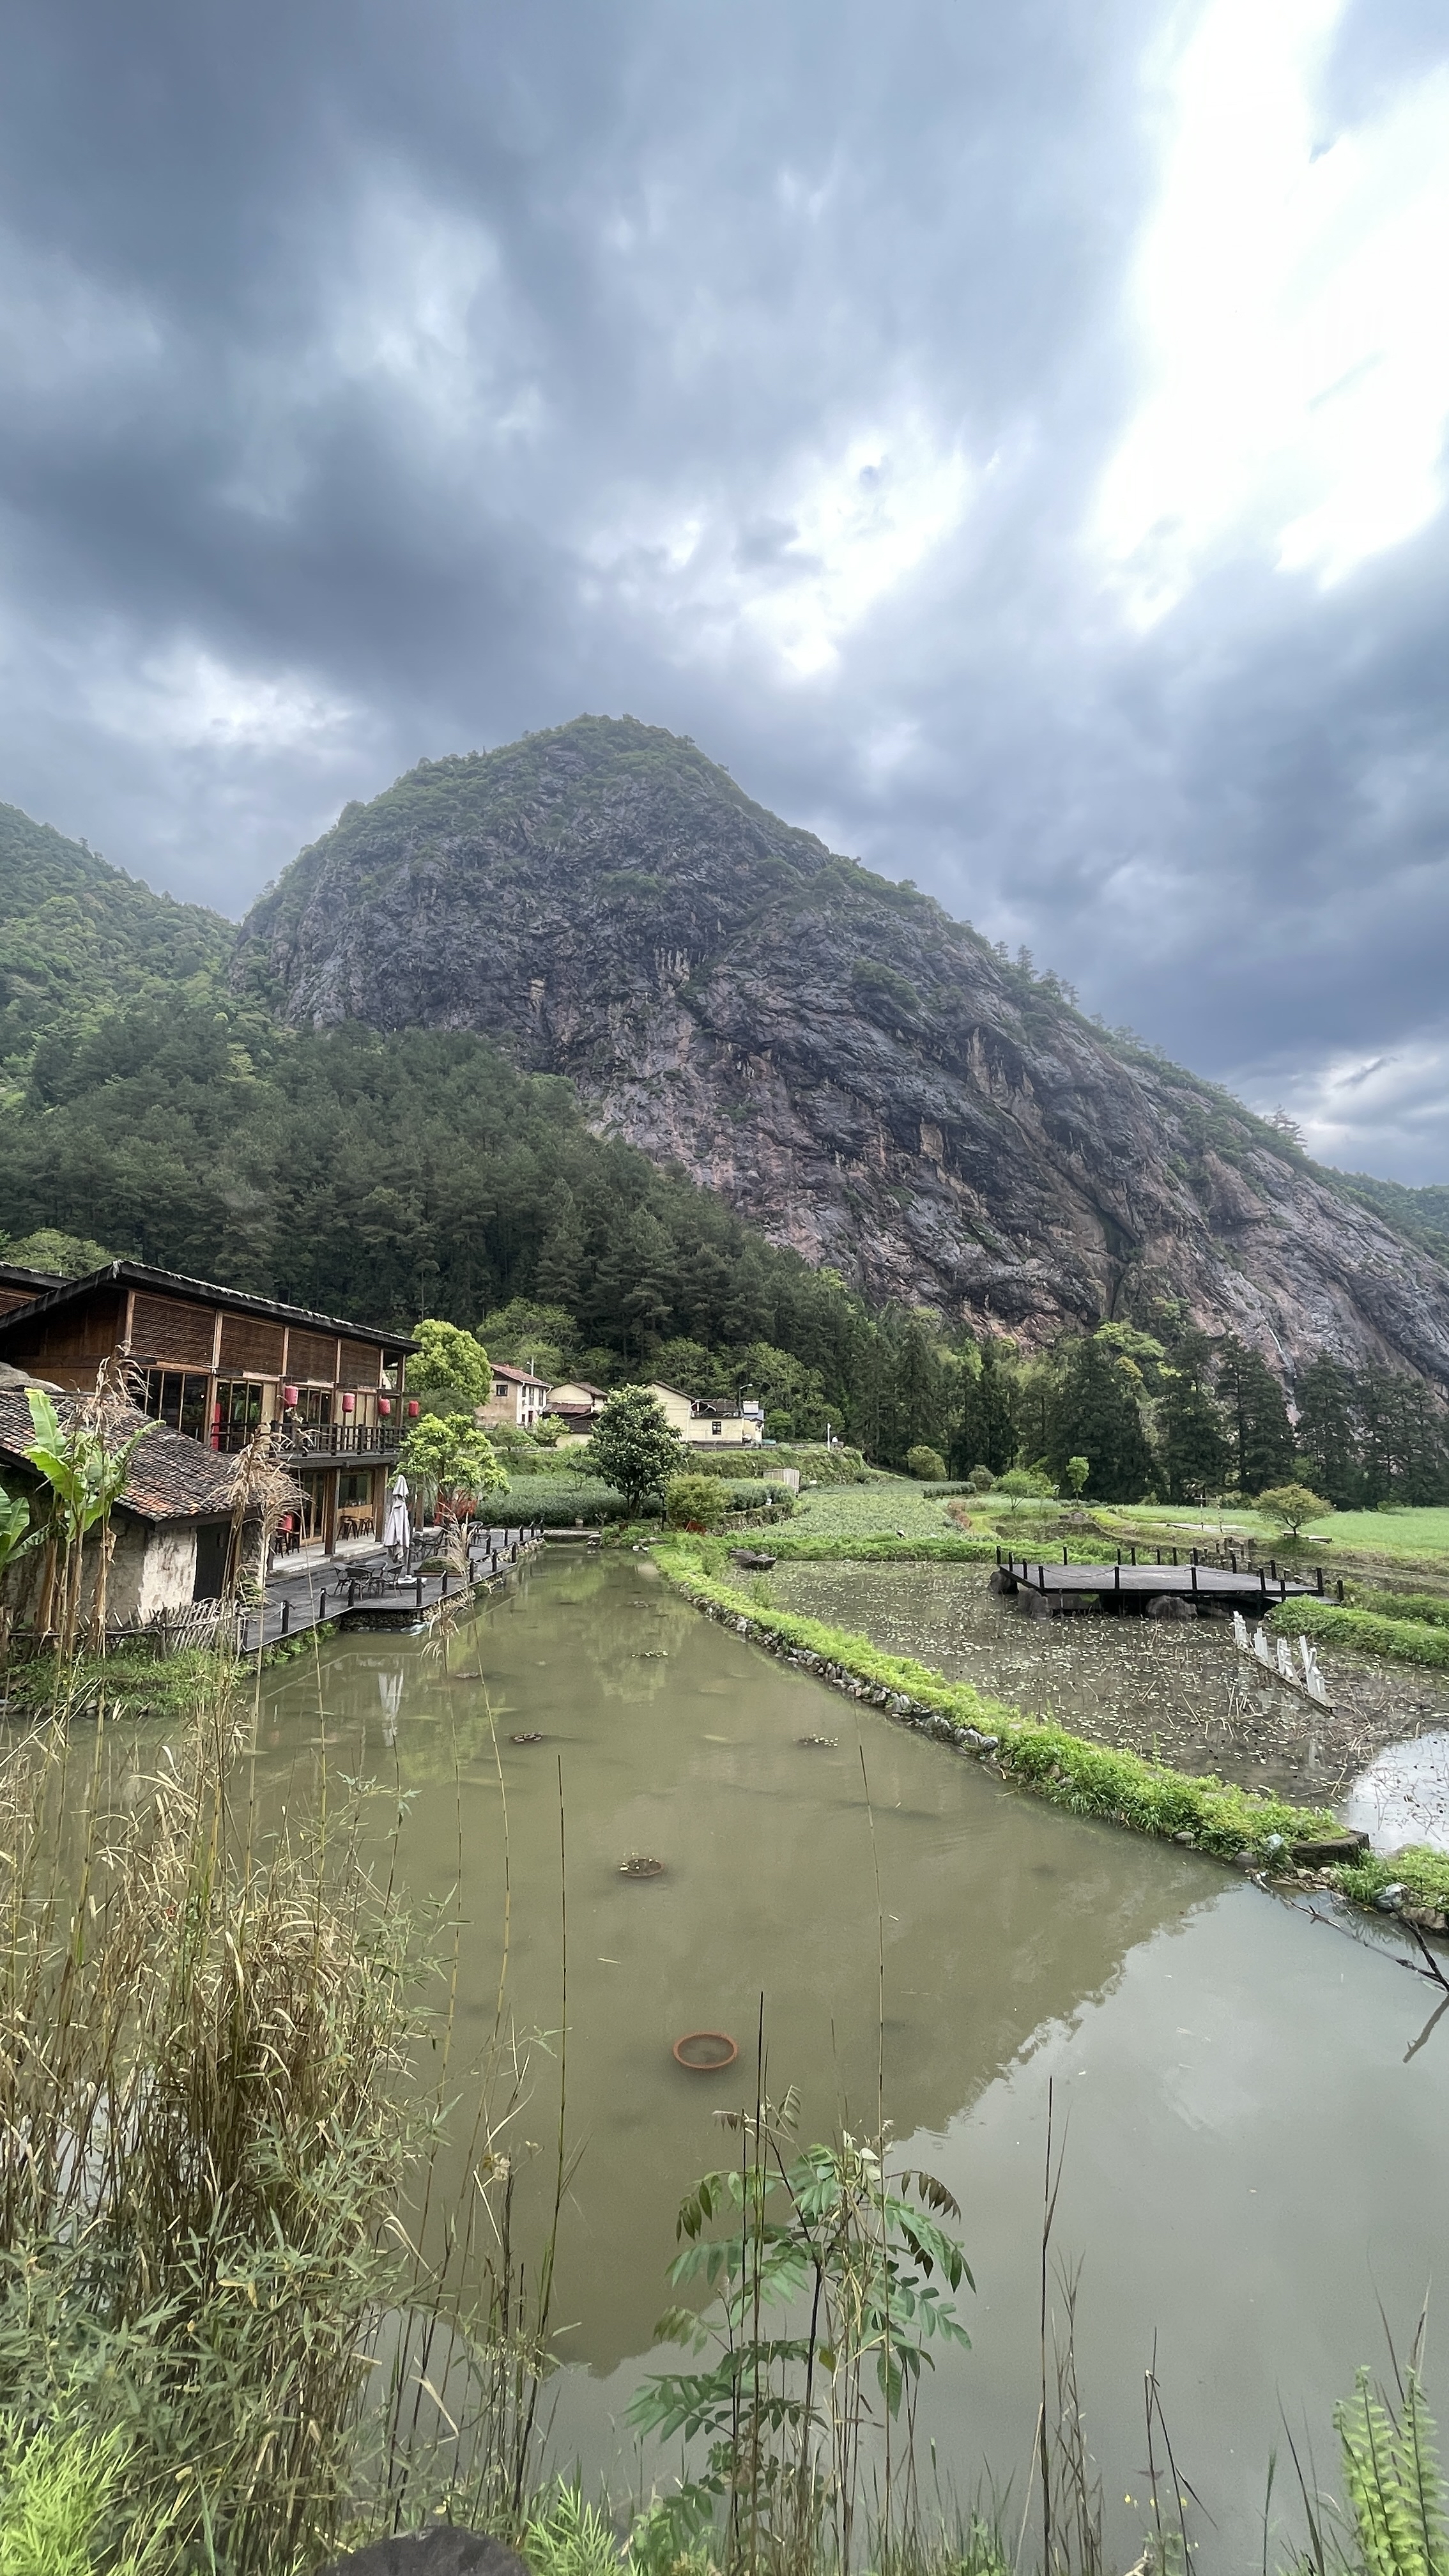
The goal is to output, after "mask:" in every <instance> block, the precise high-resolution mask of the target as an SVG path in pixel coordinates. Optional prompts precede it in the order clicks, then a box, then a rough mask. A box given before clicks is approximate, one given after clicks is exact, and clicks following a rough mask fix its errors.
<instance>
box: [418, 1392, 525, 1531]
mask: <svg viewBox="0 0 1449 2576" xmlns="http://www.w3.org/2000/svg"><path fill="white" fill-rule="evenodd" d="M398 1463H399V1465H400V1466H401V1468H402V1471H403V1474H404V1475H405V1476H406V1478H407V1480H408V1484H409V1486H410V1487H411V1489H412V1490H413V1492H414V1493H416V1494H417V1496H418V1497H419V1500H420V1502H421V1504H422V1507H423V1510H424V1511H425V1512H430V1511H431V1510H432V1509H433V1507H434V1505H435V1504H436V1503H437V1501H438V1500H439V1497H440V1496H441V1497H443V1498H445V1499H451V1498H452V1497H453V1496H455V1495H466V1496H467V1497H468V1499H469V1501H471V1502H475V1503H479V1502H481V1501H482V1500H483V1497H484V1496H485V1494H506V1493H507V1491H508V1478H507V1475H506V1474H505V1472H504V1470H503V1469H502V1467H500V1466H499V1464H498V1460H497V1458H496V1457H495V1456H494V1454H493V1444H492V1442H491V1441H490V1439H489V1437H488V1434H487V1432H486V1431H483V1430H480V1428H479V1426H478V1424H477V1423H476V1422H470V1421H469V1420H468V1419H467V1417H466V1415H463V1414H449V1415H443V1414H437V1413H425V1414H423V1415H422V1416H421V1418H420V1419H419V1420H418V1421H417V1422H415V1423H414V1424H413V1426H412V1428H411V1430H410V1431H409V1433H408V1436H407V1438H406V1440H405V1441H404V1442H403V1444H402V1449H401V1451H400V1453H399V1460H398Z"/></svg>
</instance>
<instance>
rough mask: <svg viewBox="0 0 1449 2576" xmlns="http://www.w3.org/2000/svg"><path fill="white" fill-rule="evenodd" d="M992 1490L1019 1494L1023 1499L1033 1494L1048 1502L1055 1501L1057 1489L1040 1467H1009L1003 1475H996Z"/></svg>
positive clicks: (1039, 1499)
mask: <svg viewBox="0 0 1449 2576" xmlns="http://www.w3.org/2000/svg"><path fill="white" fill-rule="evenodd" d="M993 1491H994V1492H996V1493H998V1494H1011V1495H1014V1496H1020V1497H1021V1498H1022V1499H1023V1500H1025V1499H1026V1498H1027V1497H1028V1496H1034V1497H1035V1498H1036V1499H1037V1500H1038V1501H1040V1502H1048V1503H1049V1502H1055V1500H1056V1492H1057V1489H1056V1487H1055V1485H1054V1484H1053V1483H1052V1480H1051V1478H1050V1476H1047V1475H1044V1474H1043V1473H1042V1470H1041V1468H1040V1467H1009V1468H1008V1469H1007V1472H1006V1474H1005V1475H1004V1476H998V1477H997V1479H996V1483H995V1486H994V1488H993Z"/></svg>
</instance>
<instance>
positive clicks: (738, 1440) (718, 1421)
mask: <svg viewBox="0 0 1449 2576" xmlns="http://www.w3.org/2000/svg"><path fill="white" fill-rule="evenodd" d="M644 1391H645V1393H646V1395H652V1396H653V1398H654V1401H655V1403H656V1404H657V1405H658V1406H659V1408H660V1410H661V1412H662V1413H663V1415H664V1418H665V1420H666V1422H667V1423H668V1425H669V1428H670V1430H671V1431H674V1432H677V1433H678V1436H679V1438H680V1439H681V1440H683V1441H686V1442H687V1443H688V1445H689V1447H690V1448H691V1449H711V1448H713V1449H754V1448H758V1446H759V1444H760V1442H761V1441H762V1440H763V1439H764V1436H765V1415H764V1408H763V1406H762V1405H759V1404H757V1403H756V1402H755V1401H754V1399H753V1397H751V1396H746V1397H745V1399H744V1402H743V1403H742V1404H738V1405H732V1404H701V1403H698V1402H696V1400H695V1399H694V1398H693V1397H692V1396H688V1395H681V1394H680V1392H679V1389H678V1387H677V1386H665V1385H663V1384H662V1383H661V1382H660V1381H659V1380H658V1379H657V1378H656V1379H653V1380H651V1382H650V1384H649V1385H648V1386H647V1387H646V1388H645V1390H644Z"/></svg>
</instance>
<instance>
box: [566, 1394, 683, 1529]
mask: <svg viewBox="0 0 1449 2576" xmlns="http://www.w3.org/2000/svg"><path fill="white" fill-rule="evenodd" d="M589 1460H590V1464H591V1465H592V1467H593V1470H594V1473H595V1474H596V1475H599V1476H602V1477H603V1479H604V1481H605V1483H606V1484H609V1485H613V1486H614V1487H616V1489H617V1490H618V1492H619V1493H621V1494H622V1495H623V1497H624V1500H625V1502H626V1503H627V1504H628V1506H629V1509H630V1511H631V1512H634V1513H638V1512H639V1511H641V1510H642V1509H643V1506H644V1504H645V1503H646V1502H648V1501H649V1500H650V1499H651V1498H652V1497H653V1496H655V1495H658V1494H662V1493H663V1492H664V1491H665V1489H666V1487H667V1485H668V1483H669V1480H670V1478H671V1476H677V1475H680V1474H682V1473H683V1472H684V1470H685V1469H686V1468H687V1467H688V1464H689V1452H688V1450H687V1449H686V1448H685V1445H684V1443H683V1441H682V1440H680V1439H678V1438H676V1436H675V1434H674V1433H673V1432H672V1431H671V1430H670V1428H669V1423H668V1420H667V1418H666V1416H665V1412H664V1408H663V1406H662V1405H661V1404H660V1403H659V1401H658V1399H657V1397H655V1396H652V1395H650V1394H649V1392H648V1391H647V1389H646V1388H644V1387H642V1386H621V1387H620V1388H619V1390H618V1392H617V1393H616V1394H614V1395H611V1396H610V1398H609V1401H608V1403H607V1404H606V1405H605V1407H604V1409H603V1412H602V1413H601V1414H600V1415H599V1418H598V1420H597V1422H596V1423H595V1424H594V1430H593V1437H592V1439H591V1440H590V1443H589Z"/></svg>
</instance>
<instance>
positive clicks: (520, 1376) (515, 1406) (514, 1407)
mask: <svg viewBox="0 0 1449 2576" xmlns="http://www.w3.org/2000/svg"><path fill="white" fill-rule="evenodd" d="M548 1396H549V1390H548V1387H547V1386H546V1384H545V1382H544V1380H543V1379H542V1378H541V1377H535V1376H534V1374H533V1371H532V1370H531V1369H520V1368H505V1367H504V1366H503V1365H502V1363H501V1362H499V1361H497V1360H495V1361H494V1363H493V1393H492V1395H491V1396H490V1397H489V1399H488V1401H487V1403H486V1404H483V1405H480V1406H479V1408H478V1420H479V1421H480V1422H481V1423H482V1424H483V1426H484V1428H485V1430H486V1429H487V1428H488V1426H489V1425H490V1424H492V1425H494V1426H496V1427H497V1428H498V1429H500V1430H502V1429H504V1428H507V1429H511V1430H516V1431H531V1430H532V1429H533V1426H534V1424H535V1423H536V1422H540V1421H542V1419H543V1416H544V1414H545V1413H546V1412H547V1410H548Z"/></svg>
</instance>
